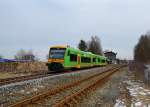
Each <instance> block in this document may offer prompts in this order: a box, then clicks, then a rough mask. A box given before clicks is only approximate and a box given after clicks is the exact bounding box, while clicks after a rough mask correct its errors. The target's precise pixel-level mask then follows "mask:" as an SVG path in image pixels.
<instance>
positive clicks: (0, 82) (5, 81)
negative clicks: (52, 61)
mask: <svg viewBox="0 0 150 107" xmlns="http://www.w3.org/2000/svg"><path fill="white" fill-rule="evenodd" d="M50 75H52V74H47V73H37V74H32V75H26V76H20V77H13V78H6V79H0V86H2V85H7V84H10V83H15V82H21V81H26V80H31V79H37V78H42V77H46V76H50Z"/></svg>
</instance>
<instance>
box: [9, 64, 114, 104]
mask: <svg viewBox="0 0 150 107" xmlns="http://www.w3.org/2000/svg"><path fill="white" fill-rule="evenodd" d="M115 68H116V67H115ZM113 69H114V68H112V69H108V70H106V71H112V70H113ZM106 71H104V72H101V73H97V74H94V75H92V76H89V77H86V78H84V79H81V80H77V81H75V82H73V83H69V84H65V85H62V86H57V87H55V88H54V89H52V90H49V91H47V92H43V93H41V94H38V95H35V96H33V97H31V98H27V99H24V100H22V101H19V102H17V103H15V104H12V105H10V106H9V107H24V106H27V105H30V104H34V103H35V102H37V101H39V100H41V99H46V98H48V97H50V96H52V95H56V94H57V93H60V92H62V91H64V90H66V89H68V88H71V87H75V86H77V85H78V84H80V83H82V82H85V81H87V80H89V79H92V78H95V77H98V76H99V75H102V74H104V73H106Z"/></svg>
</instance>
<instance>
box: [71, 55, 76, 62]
mask: <svg viewBox="0 0 150 107" xmlns="http://www.w3.org/2000/svg"><path fill="white" fill-rule="evenodd" d="M70 61H72V62H76V61H77V55H74V54H70Z"/></svg>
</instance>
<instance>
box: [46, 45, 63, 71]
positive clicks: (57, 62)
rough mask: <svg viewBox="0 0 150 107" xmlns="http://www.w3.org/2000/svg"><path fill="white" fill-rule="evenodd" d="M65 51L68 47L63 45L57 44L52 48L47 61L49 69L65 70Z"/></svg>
mask: <svg viewBox="0 0 150 107" xmlns="http://www.w3.org/2000/svg"><path fill="white" fill-rule="evenodd" d="M65 51H66V47H62V46H55V47H51V48H50V50H49V58H48V63H47V66H48V70H49V71H62V70H64V57H65Z"/></svg>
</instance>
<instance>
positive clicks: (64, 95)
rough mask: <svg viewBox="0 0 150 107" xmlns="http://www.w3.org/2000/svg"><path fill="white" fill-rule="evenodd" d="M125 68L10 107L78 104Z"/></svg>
mask: <svg viewBox="0 0 150 107" xmlns="http://www.w3.org/2000/svg"><path fill="white" fill-rule="evenodd" d="M122 67H124V66H120V67H117V68H113V69H109V70H106V71H107V72H106V71H104V72H100V73H97V74H94V75H91V76H87V77H86V78H83V79H80V80H77V81H74V82H71V83H68V84H64V85H59V86H57V87H55V88H54V89H51V90H48V91H46V92H43V93H40V94H37V95H35V96H32V97H30V98H26V99H24V100H21V101H19V102H17V103H15V104H12V105H10V106H9V107H24V106H26V107H43V106H53V107H63V106H71V105H73V104H74V103H78V101H79V100H81V99H82V98H83V97H84V96H85V95H86V94H88V93H89V92H90V91H91V90H94V89H96V87H97V86H100V85H102V84H103V83H104V82H106V81H108V78H109V77H110V76H111V75H112V74H113V73H115V72H116V71H118V70H119V69H121V68H122Z"/></svg>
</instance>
